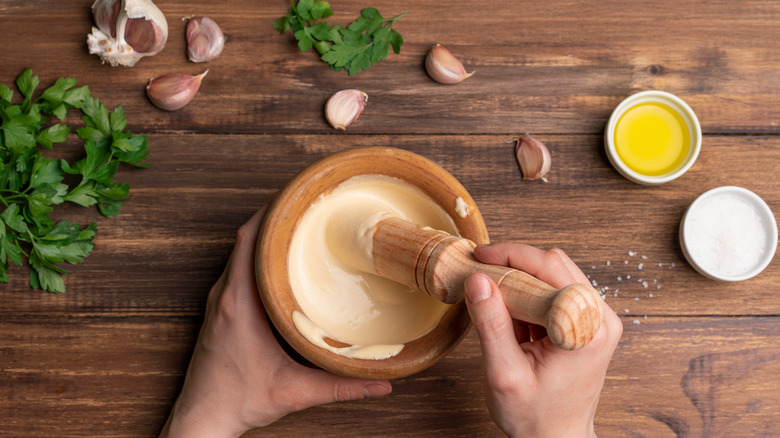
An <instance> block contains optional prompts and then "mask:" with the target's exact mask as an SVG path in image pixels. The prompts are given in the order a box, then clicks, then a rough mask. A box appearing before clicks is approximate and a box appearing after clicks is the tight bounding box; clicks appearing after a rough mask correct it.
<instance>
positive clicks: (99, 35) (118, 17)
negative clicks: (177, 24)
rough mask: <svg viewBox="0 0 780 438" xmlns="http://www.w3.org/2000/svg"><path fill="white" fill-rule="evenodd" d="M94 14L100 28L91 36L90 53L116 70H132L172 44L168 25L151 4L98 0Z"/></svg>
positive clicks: (142, 0)
mask: <svg viewBox="0 0 780 438" xmlns="http://www.w3.org/2000/svg"><path fill="white" fill-rule="evenodd" d="M92 13H93V15H94V18H95V24H96V25H97V27H96V28H95V27H93V28H92V33H91V34H89V35H88V36H87V45H88V46H89V53H91V54H94V55H98V56H100V59H101V60H102V61H103V62H104V63H105V62H108V63H109V64H111V65H112V66H117V65H125V66H128V67H132V66H134V65H135V63H136V62H138V60H139V59H141V58H143V57H144V56H152V55H156V54H157V53H159V52H160V51H161V50H162V49H163V47H165V42H166V41H167V40H168V22H167V21H166V20H165V16H164V15H163V13H162V12H161V11H160V9H159V8H157V6H156V5H155V4H154V3H152V1H151V0H96V1H95V3H94V4H93V5H92Z"/></svg>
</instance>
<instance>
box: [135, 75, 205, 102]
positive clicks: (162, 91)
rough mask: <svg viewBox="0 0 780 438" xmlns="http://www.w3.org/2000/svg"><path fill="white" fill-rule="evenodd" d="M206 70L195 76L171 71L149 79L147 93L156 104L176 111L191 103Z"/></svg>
mask: <svg viewBox="0 0 780 438" xmlns="http://www.w3.org/2000/svg"><path fill="white" fill-rule="evenodd" d="M208 72H209V71H208V70H206V71H204V72H203V73H201V74H199V75H195V76H190V75H185V74H182V73H169V74H167V75H164V76H160V77H158V78H154V79H152V80H150V81H149V85H147V86H146V95H147V96H149V100H151V101H152V103H153V104H154V106H156V107H157V108H160V109H163V110H166V111H176V110H178V109H181V108H183V107H184V106H185V105H187V104H188V103H190V101H191V100H192V98H194V97H195V94H197V93H198V89H199V88H200V83H201V81H203V78H204V77H205V76H206V73H208Z"/></svg>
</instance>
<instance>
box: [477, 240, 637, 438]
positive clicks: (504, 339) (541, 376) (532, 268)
mask: <svg viewBox="0 0 780 438" xmlns="http://www.w3.org/2000/svg"><path fill="white" fill-rule="evenodd" d="M474 255H475V257H476V258H477V259H478V260H479V261H481V262H483V263H490V264H496V265H502V266H510V267H512V268H515V269H519V270H521V271H525V272H527V273H529V274H531V275H533V276H535V277H537V278H539V279H540V280H543V281H545V282H547V283H549V284H550V285H551V286H553V287H555V288H558V289H561V288H563V287H565V286H568V285H570V284H572V283H589V281H588V279H587V277H586V276H585V274H583V273H582V271H581V270H580V269H579V268H577V266H576V265H575V264H574V262H572V261H571V259H570V258H569V257H568V256H567V255H566V254H565V253H564V252H563V251H561V250H558V249H553V250H550V251H543V250H541V249H538V248H534V247H531V246H528V245H523V244H519V243H498V244H491V245H481V246H478V247H477V248H476V249H475V251H474ZM465 287H466V304H467V306H468V309H469V314H470V315H471V319H472V321H473V323H474V327H475V329H476V331H477V334H478V336H479V341H480V344H481V346H482V358H483V359H482V360H483V369H484V373H485V389H486V393H487V405H488V410H489V411H490V415H491V416H492V417H493V420H494V421H495V422H496V424H497V425H498V426H499V427H500V428H501V429H502V430H503V431H504V432H505V433H507V434H508V435H509V436H512V437H592V436H595V431H594V427H593V419H594V417H595V415H596V407H597V405H598V401H599V396H600V394H601V389H602V387H603V386H604V379H605V377H606V373H607V367H608V366H609V361H610V359H611V358H612V353H613V352H614V351H615V348H616V347H617V344H618V341H619V340H620V337H621V335H622V333H623V325H622V323H621V321H620V319H619V318H618V316H617V315H616V314H615V312H614V311H613V310H612V309H611V308H610V307H609V306H607V305H606V304H604V303H603V302H602V314H603V320H602V323H601V328H600V329H599V331H598V333H597V334H596V336H595V337H594V338H593V339H592V340H591V341H590V342H589V343H588V344H587V345H585V346H584V347H582V348H580V349H577V350H573V351H567V350H564V349H562V348H560V347H557V346H556V345H554V344H553V343H552V341H551V340H550V339H549V338H548V337H547V333H546V331H545V329H544V327H541V326H537V325H532V324H528V323H524V322H522V321H515V320H512V318H511V317H510V316H509V312H508V310H507V309H506V306H505V305H504V301H503V298H502V296H501V291H500V290H499V288H498V286H497V285H496V283H495V282H494V281H493V280H491V279H490V278H489V277H487V276H486V275H483V274H478V273H477V274H472V275H471V276H470V277H469V278H468V279H467V280H466V284H465Z"/></svg>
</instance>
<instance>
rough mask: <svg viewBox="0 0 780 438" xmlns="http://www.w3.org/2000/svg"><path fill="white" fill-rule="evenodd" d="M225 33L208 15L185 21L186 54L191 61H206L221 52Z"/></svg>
mask: <svg viewBox="0 0 780 438" xmlns="http://www.w3.org/2000/svg"><path fill="white" fill-rule="evenodd" d="M224 47H225V34H223V33H222V29H221V28H220V27H219V25H218V24H217V23H215V22H214V20H212V19H211V18H208V17H193V18H192V19H191V20H190V22H189V23H187V55H188V56H189V59H190V61H192V62H208V61H211V60H213V59H215V58H216V57H217V56H219V54H220V53H222V49H223V48H224Z"/></svg>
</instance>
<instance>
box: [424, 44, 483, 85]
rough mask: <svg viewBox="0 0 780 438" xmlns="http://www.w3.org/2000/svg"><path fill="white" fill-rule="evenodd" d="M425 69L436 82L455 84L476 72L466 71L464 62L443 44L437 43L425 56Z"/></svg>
mask: <svg viewBox="0 0 780 438" xmlns="http://www.w3.org/2000/svg"><path fill="white" fill-rule="evenodd" d="M425 71H427V72H428V75H429V76H430V77H431V79H433V80H434V81H436V82H439V83H441V84H446V85H454V84H459V83H461V82H463V80H464V79H466V78H468V77H470V76H471V75H473V74H474V72H471V73H466V69H465V68H463V64H461V62H460V61H458V58H456V57H455V56H454V55H453V54H452V53H451V52H450V51H449V50H447V49H446V48H445V47H444V46H442V45H441V44H438V43H437V44H435V45H434V46H433V47H431V49H430V50H428V54H427V55H426V56H425Z"/></svg>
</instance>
